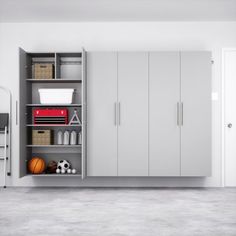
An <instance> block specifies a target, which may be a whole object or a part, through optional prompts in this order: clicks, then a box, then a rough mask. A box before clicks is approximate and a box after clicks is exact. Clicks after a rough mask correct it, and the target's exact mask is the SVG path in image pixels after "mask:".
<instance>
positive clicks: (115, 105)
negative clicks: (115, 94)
mask: <svg viewBox="0 0 236 236" xmlns="http://www.w3.org/2000/svg"><path fill="white" fill-rule="evenodd" d="M114 108H115V112H114V113H115V126H116V125H117V103H116V102H115V103H114Z"/></svg>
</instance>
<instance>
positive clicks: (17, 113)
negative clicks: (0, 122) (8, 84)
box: [16, 100, 18, 125]
mask: <svg viewBox="0 0 236 236" xmlns="http://www.w3.org/2000/svg"><path fill="white" fill-rule="evenodd" d="M16 125H18V101H17V100H16Z"/></svg>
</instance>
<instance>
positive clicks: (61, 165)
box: [57, 160, 70, 170]
mask: <svg viewBox="0 0 236 236" xmlns="http://www.w3.org/2000/svg"><path fill="white" fill-rule="evenodd" d="M69 168H70V163H69V162H68V161H67V160H60V161H58V163H57V169H59V170H68V169H69Z"/></svg>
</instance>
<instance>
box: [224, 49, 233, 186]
mask: <svg viewBox="0 0 236 236" xmlns="http://www.w3.org/2000/svg"><path fill="white" fill-rule="evenodd" d="M230 51H236V48H223V49H222V54H221V55H222V56H221V58H222V60H221V63H222V64H221V68H222V70H221V77H222V83H221V99H222V105H221V111H222V112H221V120H222V122H221V132H222V145H221V147H222V148H221V149H222V150H221V155H222V162H221V164H222V177H221V187H225V173H226V171H225V161H226V154H225V151H226V150H225V114H226V110H225V102H226V99H225V94H226V91H225V82H226V78H225V53H226V52H230Z"/></svg>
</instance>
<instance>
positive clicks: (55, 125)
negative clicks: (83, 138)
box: [26, 124, 82, 128]
mask: <svg viewBox="0 0 236 236" xmlns="http://www.w3.org/2000/svg"><path fill="white" fill-rule="evenodd" d="M26 126H27V127H68V128H69V127H82V125H60V124H47V125H43V124H42V125H34V124H27V125H26Z"/></svg>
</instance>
